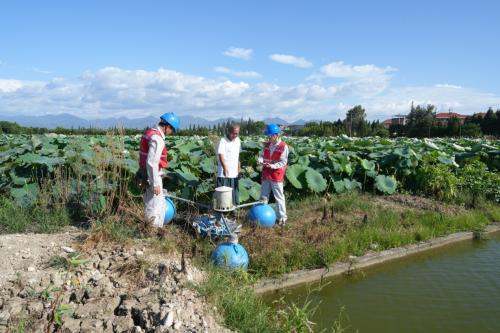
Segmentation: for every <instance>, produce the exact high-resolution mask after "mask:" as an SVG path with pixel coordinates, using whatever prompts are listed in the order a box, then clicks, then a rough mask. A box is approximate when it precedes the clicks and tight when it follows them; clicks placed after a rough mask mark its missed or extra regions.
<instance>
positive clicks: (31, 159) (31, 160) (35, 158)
mask: <svg viewBox="0 0 500 333" xmlns="http://www.w3.org/2000/svg"><path fill="white" fill-rule="evenodd" d="M16 162H17V163H20V164H24V165H27V166H32V165H46V166H47V168H48V169H49V171H52V170H53V167H54V166H55V165H60V164H63V163H64V158H62V157H48V156H40V155H37V154H33V153H29V154H24V155H22V156H20V157H18V158H17V159H16Z"/></svg>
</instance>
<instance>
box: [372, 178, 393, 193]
mask: <svg viewBox="0 0 500 333" xmlns="http://www.w3.org/2000/svg"><path fill="white" fill-rule="evenodd" d="M375 187H376V188H377V190H379V191H380V192H382V193H387V194H392V193H394V192H396V188H397V182H396V179H394V177H393V176H385V175H378V176H377V177H375Z"/></svg>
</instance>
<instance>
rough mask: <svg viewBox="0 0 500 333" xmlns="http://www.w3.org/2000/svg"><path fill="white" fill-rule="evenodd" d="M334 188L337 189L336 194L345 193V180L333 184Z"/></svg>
mask: <svg viewBox="0 0 500 333" xmlns="http://www.w3.org/2000/svg"><path fill="white" fill-rule="evenodd" d="M333 188H335V192H336V193H343V192H345V191H346V188H345V183H344V181H343V180H336V181H334V182H333Z"/></svg>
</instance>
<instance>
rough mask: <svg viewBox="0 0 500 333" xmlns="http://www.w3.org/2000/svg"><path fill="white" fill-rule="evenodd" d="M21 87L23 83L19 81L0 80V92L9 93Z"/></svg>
mask: <svg viewBox="0 0 500 333" xmlns="http://www.w3.org/2000/svg"><path fill="white" fill-rule="evenodd" d="M22 86H23V81H20V80H2V79H0V92H4V93H11V92H14V91H16V90H18V89H20V88H21V87H22Z"/></svg>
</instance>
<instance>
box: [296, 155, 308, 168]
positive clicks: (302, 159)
mask: <svg viewBox="0 0 500 333" xmlns="http://www.w3.org/2000/svg"><path fill="white" fill-rule="evenodd" d="M297 163H298V164H300V165H302V166H304V167H307V166H309V163H310V161H309V156H300V157H299V159H298V160H297Z"/></svg>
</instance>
